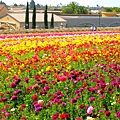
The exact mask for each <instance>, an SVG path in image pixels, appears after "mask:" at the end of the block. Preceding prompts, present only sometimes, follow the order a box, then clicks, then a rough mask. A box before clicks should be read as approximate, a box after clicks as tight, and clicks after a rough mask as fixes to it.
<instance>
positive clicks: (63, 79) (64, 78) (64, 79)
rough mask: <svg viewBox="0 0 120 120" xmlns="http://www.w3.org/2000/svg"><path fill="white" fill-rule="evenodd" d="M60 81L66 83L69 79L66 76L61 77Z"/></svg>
mask: <svg viewBox="0 0 120 120" xmlns="http://www.w3.org/2000/svg"><path fill="white" fill-rule="evenodd" d="M59 80H60V81H62V82H64V81H66V80H67V77H66V76H60V77H59Z"/></svg>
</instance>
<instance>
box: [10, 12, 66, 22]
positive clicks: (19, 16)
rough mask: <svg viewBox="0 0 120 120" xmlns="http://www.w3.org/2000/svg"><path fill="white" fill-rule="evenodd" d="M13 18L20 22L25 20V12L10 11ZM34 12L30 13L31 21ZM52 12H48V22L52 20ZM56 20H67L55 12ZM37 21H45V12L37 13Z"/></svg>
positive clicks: (30, 20)
mask: <svg viewBox="0 0 120 120" xmlns="http://www.w3.org/2000/svg"><path fill="white" fill-rule="evenodd" d="M8 15H10V16H11V17H12V18H14V19H16V20H17V21H19V22H25V13H9V14H8ZM32 16H33V14H32V13H29V22H32ZM51 17H52V14H51V13H48V22H50V21H51ZM54 21H55V22H66V20H64V19H63V18H61V17H59V16H57V15H55V14H54ZM36 22H44V13H36Z"/></svg>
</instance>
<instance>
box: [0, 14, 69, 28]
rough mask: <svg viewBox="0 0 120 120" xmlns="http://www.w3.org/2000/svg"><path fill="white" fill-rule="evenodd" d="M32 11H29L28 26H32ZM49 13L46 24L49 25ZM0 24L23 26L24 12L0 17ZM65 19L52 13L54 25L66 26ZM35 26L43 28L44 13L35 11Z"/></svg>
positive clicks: (15, 26) (14, 26)
mask: <svg viewBox="0 0 120 120" xmlns="http://www.w3.org/2000/svg"><path fill="white" fill-rule="evenodd" d="M32 15H33V14H32V13H29V27H30V28H32ZM51 16H52V14H51V13H48V26H49V27H50V22H51ZM0 22H1V25H4V24H7V25H10V26H13V28H15V29H20V28H24V26H25V13H9V14H6V15H4V16H2V17H0ZM66 22H67V21H66V20H64V19H63V18H61V17H59V16H57V15H55V14H54V27H60V25H61V23H62V24H63V27H65V26H66ZM36 27H37V28H44V13H36Z"/></svg>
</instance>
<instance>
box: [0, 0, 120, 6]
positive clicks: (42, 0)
mask: <svg viewBox="0 0 120 120" xmlns="http://www.w3.org/2000/svg"><path fill="white" fill-rule="evenodd" d="M2 1H3V2H5V3H6V4H7V5H13V3H17V4H24V5H26V3H27V1H28V2H31V0H2ZM34 1H35V3H36V4H37V3H39V4H42V5H46V4H47V5H57V4H60V3H62V4H63V5H65V4H69V3H70V2H72V1H73V2H77V3H79V4H80V5H83V6H88V5H89V6H93V7H96V5H97V4H98V5H99V6H104V7H120V0H34Z"/></svg>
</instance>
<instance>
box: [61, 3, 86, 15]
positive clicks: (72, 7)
mask: <svg viewBox="0 0 120 120" xmlns="http://www.w3.org/2000/svg"><path fill="white" fill-rule="evenodd" d="M62 13H65V14H87V13H88V11H87V9H86V8H85V7H84V6H80V5H79V4H78V3H77V2H71V3H69V4H68V5H67V6H63V7H62Z"/></svg>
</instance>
